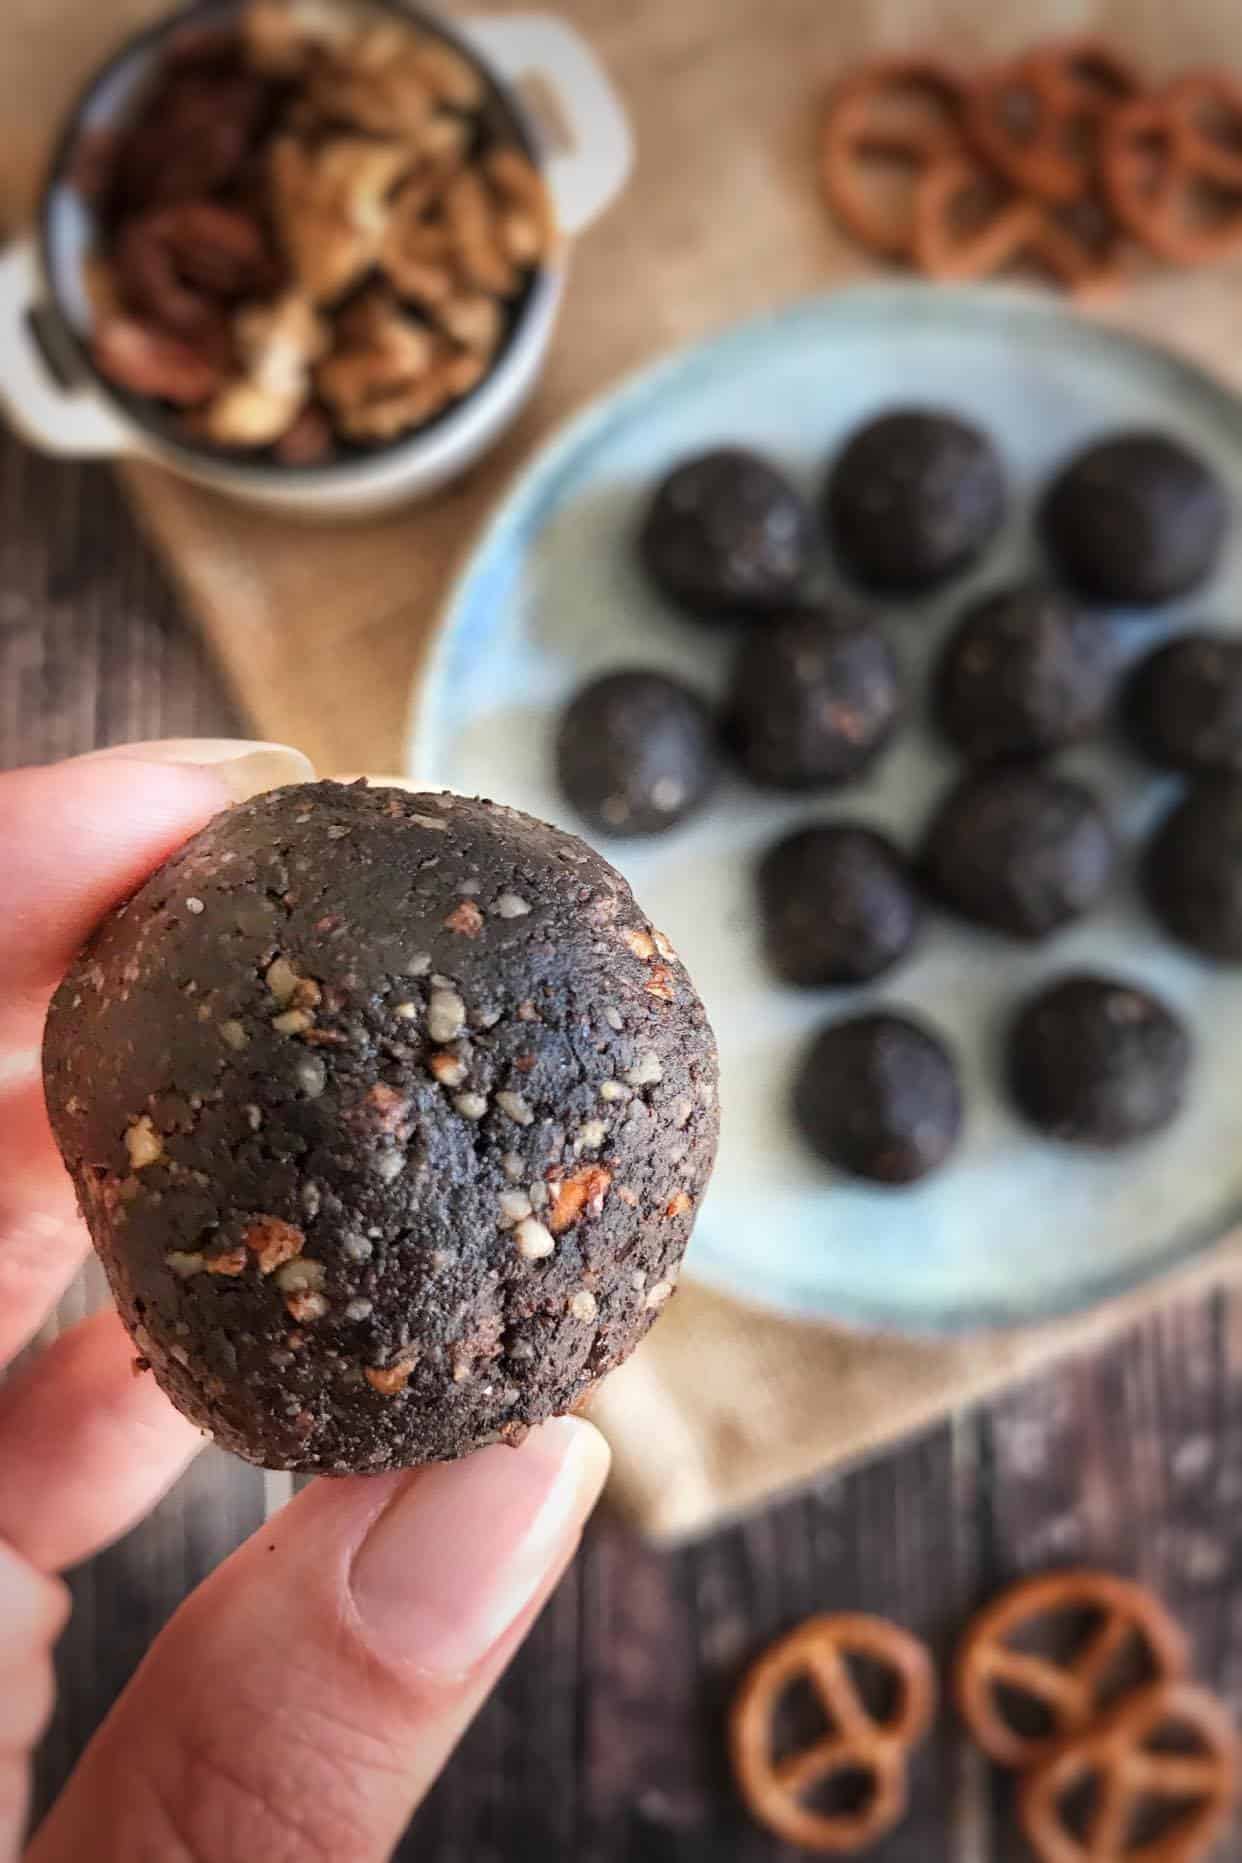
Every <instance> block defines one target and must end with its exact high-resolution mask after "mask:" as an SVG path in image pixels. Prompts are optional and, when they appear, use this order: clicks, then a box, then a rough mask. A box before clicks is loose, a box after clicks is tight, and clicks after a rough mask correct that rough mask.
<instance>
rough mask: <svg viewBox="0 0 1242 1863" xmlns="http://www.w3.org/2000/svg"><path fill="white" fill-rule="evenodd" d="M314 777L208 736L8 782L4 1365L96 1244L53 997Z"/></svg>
mask: <svg viewBox="0 0 1242 1863" xmlns="http://www.w3.org/2000/svg"><path fill="white" fill-rule="evenodd" d="M226 750H227V751H228V752H229V753H230V755H229V756H228V757H225V756H224V755H223V753H224V752H225V751H226ZM170 757H171V758H173V759H175V761H173V762H169V761H168V759H169V758H170ZM196 759H206V760H208V764H209V767H196V762H195V760H196ZM310 773H311V771H310V766H309V764H307V762H306V760H305V758H303V757H301V756H300V755H299V753H298V752H296V751H288V752H282V753H280V755H279V757H278V756H277V753H276V750H275V749H274V748H273V747H270V746H262V745H260V746H255V745H249V744H245V743H241V744H235V745H225V744H222V743H221V742H219V741H215V740H212V741H209V742H207V743H206V744H205V745H199V744H196V743H194V742H193V741H189V742H178V743H173V744H167V745H158V744H156V745H131V746H126V747H125V749H124V752H123V754H118V753H114V752H108V753H106V754H105V755H103V756H102V757H99V758H81V759H78V760H76V761H75V762H73V763H66V764H58V765H55V766H52V767H51V768H47V769H28V770H15V771H12V772H10V773H9V774H8V775H6V776H0V860H2V861H3V873H4V912H3V914H2V915H0V1365H3V1364H4V1363H6V1362H7V1360H8V1359H9V1358H10V1357H11V1356H12V1354H13V1353H14V1352H15V1351H16V1350H17V1349H18V1348H19V1347H20V1346H21V1345H23V1344H24V1343H25V1341H26V1340H27V1339H29V1337H30V1336H31V1334H32V1333H33V1332H34V1331H35V1330H36V1329H37V1328H38V1326H39V1325H40V1324H41V1322H42V1320H43V1319H44V1317H45V1316H46V1314H47V1312H48V1310H49V1309H50V1308H51V1306H52V1305H53V1304H54V1303H55V1301H56V1300H57V1299H58V1297H59V1296H60V1294H61V1293H62V1292H63V1290H64V1287H65V1285H66V1284H67V1282H68V1281H69V1280H70V1278H71V1277H72V1275H73V1273H74V1270H75V1269H76V1267H77V1264H78V1262H79V1260H80V1259H81V1256H82V1253H83V1250H84V1248H85V1246H86V1237H85V1231H84V1229H83V1227H82V1225H81V1223H80V1222H79V1220H78V1217H77V1214H76V1209H75V1205H74V1200H73V1195H72V1191H71V1189H70V1185H69V1180H68V1178H67V1177H66V1175H65V1172H64V1170H63V1168H62V1166H61V1164H60V1160H59V1157H58V1156H57V1153H56V1149H55V1146H54V1144H53V1142H52V1137H51V1134H50V1132H49V1131H48V1127H47V1119H46V1115H45V1113H44V1110H43V1098H42V1090H41V1086H40V1057H39V1048H40V1042H41V1039H42V1030H43V1017H44V1014H45V1012H46V1008H47V999H48V996H49V994H50V992H51V989H52V987H53V986H54V984H55V983H56V982H57V980H58V979H59V977H60V976H61V974H62V973H63V971H64V970H65V968H66V966H67V965H68V963H69V961H70V959H71V958H72V956H73V955H74V953H75V952H76V951H77V950H78V948H79V947H80V945H81V944H82V942H83V940H84V939H85V938H86V936H87V934H88V933H89V932H90V931H91V929H92V927H93V926H94V924H95V923H96V921H97V920H98V918H99V917H100V916H101V915H102V914H103V913H104V912H105V911H106V910H107V908H108V907H109V906H111V905H112V904H114V903H115V902H116V900H118V899H120V898H122V897H123V896H124V895H125V894H126V893H127V892H129V891H131V890H132V889H133V888H134V887H135V886H136V885H137V884H138V883H139V881H141V880H142V879H143V878H144V876H145V875H146V873H147V872H149V871H150V870H151V869H152V868H153V867H155V866H156V865H157V864H158V862H159V861H160V860H161V859H163V857H164V856H165V855H166V854H167V853H168V852H169V851H170V850H171V849H172V848H173V847H175V846H177V845H179V844H180V843H181V842H182V841H184V840H185V839H186V837H187V836H188V835H190V834H192V833H193V832H194V831H195V829H196V828H198V827H200V826H201V825H202V823H203V822H204V821H206V820H207V819H208V818H209V817H210V816H211V815H213V814H215V813H217V811H218V810H220V809H221V808H223V807H225V806H226V804H227V803H228V802H229V801H231V800H238V799H240V798H241V797H242V796H245V795H249V794H254V793H256V792H257V791H258V790H261V789H263V788H266V787H268V786H270V784H271V783H272V782H273V781H277V782H279V781H284V782H289V781H296V780H300V779H301V778H302V777H304V776H306V775H309V774H310Z"/></svg>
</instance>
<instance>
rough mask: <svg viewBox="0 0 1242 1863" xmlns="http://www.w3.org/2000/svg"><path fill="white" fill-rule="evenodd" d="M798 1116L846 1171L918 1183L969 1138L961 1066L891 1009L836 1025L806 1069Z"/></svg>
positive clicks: (810, 1138)
mask: <svg viewBox="0 0 1242 1863" xmlns="http://www.w3.org/2000/svg"><path fill="white" fill-rule="evenodd" d="M794 1115H795V1117H796V1119H797V1122H798V1125H799V1127H800V1129H801V1131H802V1133H803V1135H804V1137H805V1138H806V1140H807V1143H808V1144H809V1145H810V1146H811V1147H812V1148H813V1149H814V1150H815V1151H817V1152H818V1153H819V1155H820V1157H821V1158H824V1159H826V1160H827V1162H828V1163H829V1164H834V1165H836V1167H837V1169H838V1170H841V1171H848V1172H849V1173H850V1175H851V1176H853V1177H866V1178H870V1179H872V1181H873V1182H875V1183H877V1184H912V1183H914V1182H915V1181H916V1180H917V1179H918V1178H920V1177H926V1176H927V1174H928V1172H929V1171H934V1170H935V1169H936V1168H937V1166H939V1165H941V1164H943V1163H944V1161H945V1159H946V1158H947V1157H948V1155H949V1153H950V1152H951V1151H952V1150H953V1147H954V1146H955V1145H956V1144H957V1141H958V1138H959V1136H960V1134H961V1130H962V1090H961V1086H960V1084H959V1081H958V1074H957V1064H956V1062H955V1061H954V1059H953V1056H952V1054H951V1053H950V1051H949V1049H948V1047H947V1046H946V1045H945V1043H944V1042H943V1041H942V1040H941V1038H940V1036H939V1035H937V1034H936V1033H935V1032H934V1031H933V1030H932V1029H930V1028H928V1027H926V1026H925V1025H924V1024H923V1023H921V1022H917V1021H915V1020H914V1018H913V1017H911V1016H907V1015H896V1014H894V1013H892V1012H891V1011H887V1010H882V1011H876V1012H873V1013H871V1014H868V1015H862V1016H852V1017H851V1018H850V1019H849V1020H848V1021H844V1022H830V1023H829V1024H828V1026H827V1028H824V1029H821V1030H820V1032H819V1034H818V1035H817V1036H816V1037H815V1039H814V1041H813V1042H812V1043H811V1045H810V1047H809V1048H808V1050H807V1052H806V1055H805V1056H804V1058H803V1061H802V1065H801V1067H800V1068H799V1070H798V1075H797V1079H796V1082H795V1085H794Z"/></svg>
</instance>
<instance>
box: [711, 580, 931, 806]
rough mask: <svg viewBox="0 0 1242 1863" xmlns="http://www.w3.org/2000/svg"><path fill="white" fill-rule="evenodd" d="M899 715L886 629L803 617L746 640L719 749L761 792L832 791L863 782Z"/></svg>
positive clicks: (851, 618)
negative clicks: (855, 781)
mask: <svg viewBox="0 0 1242 1863" xmlns="http://www.w3.org/2000/svg"><path fill="white" fill-rule="evenodd" d="M901 712H902V691H901V677H900V672H899V669H898V665H897V658H896V655H895V654H894V652H893V649H892V647H891V646H890V645H889V642H888V640H887V639H886V638H885V635H884V633H883V630H882V629H881V628H880V627H878V626H877V625H876V623H875V622H873V621H869V620H867V619H865V618H864V617H860V616H858V615H854V614H846V613H841V614H838V613H835V612H832V611H830V610H827V609H802V610H798V611H796V612H795V613H792V614H788V615H783V616H782V617H781V618H780V619H779V620H777V621H773V622H770V623H769V625H768V626H767V627H765V628H763V629H762V630H761V631H758V632H755V633H753V634H750V635H748V637H747V638H746V640H744V641H743V643H742V645H741V648H740V650H739V652H738V656H737V659H736V661H735V662H734V668H733V679H732V683H731V686H730V691H729V697H728V699H727V701H726V706H725V721H724V733H725V741H726V743H727V744H728V745H729V747H730V749H731V750H732V751H733V753H734V755H735V756H736V758H737V760H738V762H739V763H740V765H741V767H742V769H743V770H744V771H745V773H746V775H747V776H749V777H750V779H751V781H752V782H755V783H758V784H760V785H761V786H762V787H764V788H768V789H824V788H831V787H833V786H834V785H836V784H840V783H848V782H849V781H850V780H851V779H852V778H854V777H856V776H860V775H861V774H862V772H863V771H864V770H865V769H866V768H867V766H868V764H869V763H871V762H872V760H873V759H874V758H875V757H876V756H877V755H878V754H879V752H880V751H881V750H882V749H883V748H884V746H885V745H886V744H887V743H888V741H889V739H890V737H891V736H892V734H893V731H894V728H895V727H896V725H897V722H898V719H899V718H900V716H901Z"/></svg>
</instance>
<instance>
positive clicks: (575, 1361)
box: [44, 783, 717, 1473]
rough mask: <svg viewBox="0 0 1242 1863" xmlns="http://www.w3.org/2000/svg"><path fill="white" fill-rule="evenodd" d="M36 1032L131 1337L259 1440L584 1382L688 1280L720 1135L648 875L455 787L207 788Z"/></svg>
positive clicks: (492, 1411)
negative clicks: (642, 898) (646, 905)
mask: <svg viewBox="0 0 1242 1863" xmlns="http://www.w3.org/2000/svg"><path fill="white" fill-rule="evenodd" d="M44 1059H45V1079H46V1088H47V1099H48V1106H49V1110H50V1113H51V1118H52V1124H53V1129H54V1131H55V1134H56V1137H57V1140H58V1142H59V1145H60V1148H61V1151H62V1153H63V1155H64V1158H65V1162H66V1164H67V1165H68V1167H69V1170H70V1172H71V1174H72V1176H73V1179H74V1182H75V1185H76V1187H77V1191H78V1195H79V1198H80V1200H81V1204H82V1208H83V1210H84V1212H85V1214H86V1218H87V1221H88V1223H89V1225H90V1229H91V1234H92V1237H93V1239H94V1242H95V1246H96V1248H97V1249H98V1251H99V1253H100V1255H101V1257H102V1259H103V1263H104V1266H105V1268H106V1269H107V1272H108V1277H109V1280H110V1281H111V1283H112V1289H113V1292H114V1294H115V1296H116V1300H117V1304H118V1306H119V1308H120V1311H121V1314H122V1317H123V1319H124V1321H125V1323H126V1325H127V1326H128V1328H129V1330H130V1332H131V1334H132V1336H133V1338H134V1341H135V1344H136V1347H137V1350H138V1352H139V1354H140V1355H141V1361H140V1362H141V1363H142V1364H143V1365H144V1366H149V1367H150V1368H151V1370H152V1371H153V1372H154V1373H155V1376H156V1377H157V1378H158V1380H159V1382H160V1384H161V1385H162V1386H163V1387H164V1389H165V1390H166V1391H167V1392H168V1394H169V1396H170V1397H171V1398H172V1399H173V1401H174V1403H176V1404H177V1406H178V1407H179V1408H180V1409H181V1410H183V1411H184V1412H185V1414H186V1415H187V1416H189V1417H190V1418H192V1419H193V1421H194V1422H196V1423H197V1424H199V1425H200V1426H201V1427H202V1428H204V1429H206V1430H210V1431H211V1432H212V1433H213V1434H214V1435H215V1436H216V1438H217V1439H218V1440H219V1441H220V1442H222V1443H223V1444H224V1445H225V1446H226V1447H228V1448H230V1449H233V1450H234V1451H236V1452H237V1453H238V1454H239V1455H242V1456H244V1457H246V1458H247V1459H248V1460H250V1461H253V1462H258V1463H261V1464H263V1465H264V1466H266V1467H269V1468H288V1469H299V1470H305V1471H319V1472H327V1473H332V1472H346V1471H355V1472H364V1471H368V1470H380V1469H393V1468H404V1467H409V1466H413V1465H416V1464H419V1463H423V1462H429V1461H433V1460H436V1459H439V1458H444V1457H450V1456H458V1455H463V1454H465V1453H467V1452H468V1451H469V1450H471V1449H474V1448H477V1447H478V1446H479V1445H481V1444H483V1443H487V1442H491V1441H495V1440H497V1439H499V1440H504V1441H510V1442H514V1441H517V1440H520V1438H521V1436H522V1435H523V1434H524V1433H525V1431H526V1430H527V1429H528V1428H529V1427H530V1426H531V1425H532V1424H535V1423H539V1422H541V1421H543V1420H544V1419H545V1418H548V1417H551V1416H556V1415H558V1414H560V1413H562V1412H564V1411H568V1410H571V1409H572V1408H573V1407H574V1406H575V1405H576V1404H578V1403H579V1402H580V1401H581V1400H582V1398H583V1396H584V1395H585V1394H586V1392H587V1391H588V1390H589V1389H590V1388H591V1386H592V1385H593V1384H594V1383H595V1382H596V1380H597V1379H598V1378H600V1377H601V1376H603V1374H604V1373H605V1372H607V1371H608V1370H609V1369H611V1367H612V1366H614V1365H616V1364H617V1363H618V1362H619V1361H620V1360H621V1359H623V1358H624V1357H625V1356H626V1355H627V1354H628V1353H629V1352H630V1350H631V1349H632V1348H633V1347H634V1346H635V1345H636V1344H637V1342H638V1340H639V1339H640V1338H641V1337H642V1335H643V1334H644V1333H645V1332H646V1330H647V1328H648V1327H649V1326H650V1325H651V1323H652V1321H653V1319H654V1318H655V1316H656V1314H657V1313H658V1312H659V1310H660V1308H661V1306H662V1305H663V1304H664V1302H665V1301H666V1300H667V1298H668V1297H669V1295H670V1294H671V1292H672V1290H673V1287H674V1285H675V1283H676V1279H677V1274H678V1268H679V1265H680V1261H681V1256H682V1252H683V1250H684V1248H685V1246H686V1242H687V1241H688V1239H689V1235H690V1228H691V1224H692V1222H693V1220H694V1215H695V1211H696V1209H697V1207H698V1204H699V1201H700V1198H701V1197H702V1194H703V1191H704V1188H705V1186H706V1183H707V1178H708V1174H709V1172H710V1169H711V1164H712V1159H713V1155H714V1152H715V1146H716V1133H717V1109H716V1059H715V1049H714V1044H713V1040H712V1035H711V1030H710V1028H709V1027H708V1024H707V1020H706V1017H705V1015H704V1012H703V1008H702V1005H701V1003H700V1002H699V1000H698V998H697V996H696V995H695V992H694V988H693V986H692V984H691V983H690V980H689V978H688V977H687V975H686V973H685V971H684V969H683V968H682V966H681V964H680V963H679V961H678V959H677V957H676V955H675V954H674V952H673V951H672V949H671V948H670V947H669V945H668V944H667V942H666V941H665V940H664V939H663V938H662V937H661V936H660V934H659V933H658V932H656V931H654V930H653V929H652V928H651V927H650V926H649V925H648V924H647V923H646V921H645V920H644V918H643V916H642V914H641V912H640V911H639V909H638V907H637V906H636V904H635V902H634V899H633V896H632V894H631V893H630V890H629V888H628V886H627V885H626V883H625V881H624V880H623V879H621V877H620V875H619V874H617V873H616V872H614V871H613V869H612V868H611V867H609V866H608V865H607V863H606V862H605V861H603V860H602V859H601V858H600V857H599V855H597V854H595V853H593V852H592V850H591V849H590V848H588V847H587V846H585V845H584V843H583V842H581V841H579V840H577V839H575V838H574V837H573V836H570V835H566V834H562V833H560V832H559V831H558V830H556V829H554V828H551V827H548V826H546V825H545V824H544V823H542V822H538V821H534V820H532V819H531V818H530V817H528V816H525V815H520V814H518V813H517V812H516V811H515V810H512V809H505V808H500V807H497V806H496V805H495V804H493V803H488V802H478V801H467V800H465V799H463V798H460V797H455V796H449V795H444V794H436V795H412V794H408V793H406V792H404V791H400V790H396V789H369V788H367V787H366V786H365V784H358V785H353V786H349V787H346V786H344V785H341V784H333V783H320V784H308V785H305V786H298V787H293V788H288V789H282V790H278V791H276V792H275V793H273V794H270V795H266V796H262V797H260V798H259V799H257V800H256V801H253V802H249V803H246V804H245V805H244V806H242V807H239V808H235V809H231V810H229V811H228V812H227V813H225V814H223V815H220V816H217V817H216V819H215V820H214V821H212V822H210V823H209V824H208V826H207V827H206V828H205V829H203V831H202V832H201V833H200V834H198V835H196V836H195V837H194V838H193V839H192V840H191V841H189V842H187V844H186V845H185V846H184V847H183V848H182V849H181V850H180V851H179V852H178V853H176V854H174V855H173V856H172V857H171V859H169V860H168V861H167V862H166V863H165V864H164V866H162V867H161V868H160V869H159V870H158V871H157V872H156V873H154V874H153V875H152V876H151V877H150V879H148V880H147V881H146V883H145V884H144V885H143V886H142V887H141V888H140V889H139V891H138V892H137V893H136V894H135V895H134V897H133V898H132V899H130V900H129V901H128V902H127V903H126V904H124V905H122V906H120V907H118V908H117V910H116V911H114V912H113V913H111V914H110V915H109V917H108V918H107V919H106V920H105V921H104V923H103V924H102V925H101V926H100V928H99V930H98V931H97V933H96V934H95V936H94V937H93V938H92V940H91V942H90V943H89V945H88V946H87V947H86V949H85V950H84V951H83V953H82V954H81V956H80V958H79V959H78V960H77V962H76V963H75V964H74V966H73V969H72V970H71V972H70V974H69V975H68V976H67V977H66V979H65V981H64V983H63V984H62V985H61V987H60V989H59V990H58V991H57V993H56V996H55V998H54V1000H53V1003H52V1007H51V1011H50V1013H49V1017H48V1024H47V1032H46V1040H45V1049H44Z"/></svg>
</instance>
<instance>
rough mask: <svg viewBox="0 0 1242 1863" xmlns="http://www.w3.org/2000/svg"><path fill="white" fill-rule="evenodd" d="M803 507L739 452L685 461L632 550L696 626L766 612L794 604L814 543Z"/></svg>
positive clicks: (724, 450)
mask: <svg viewBox="0 0 1242 1863" xmlns="http://www.w3.org/2000/svg"><path fill="white" fill-rule="evenodd" d="M814 531H815V527H814V521H813V519H812V517H811V513H810V511H809V509H808V508H807V505H806V502H805V500H804V499H803V498H802V496H801V494H800V493H799V492H797V491H796V490H795V489H794V487H793V486H792V485H791V484H790V483H789V480H788V479H787V478H786V477H785V476H784V474H783V473H781V472H779V471H778V470H777V468H776V467H775V466H773V465H772V464H771V463H770V462H769V461H768V460H766V459H762V458H760V456H759V454H758V453H748V452H746V451H745V450H744V449H743V448H742V447H737V446H726V447H720V448H718V449H717V450H716V451H714V452H711V453H703V454H702V455H700V456H699V457H698V458H695V459H688V460H686V461H685V462H684V463H683V464H682V465H680V466H678V467H677V468H676V469H675V471H673V472H670V473H669V475H668V477H667V478H666V479H663V480H662V481H661V482H660V485H659V486H658V488H657V490H656V493H655V496H654V498H653V499H652V501H651V504H650V506H649V507H648V510H647V513H646V516H645V518H644V520H643V524H642V528H641V530H640V531H639V536H638V550H639V556H640V557H641V559H642V562H643V563H644V564H645V566H646V568H647V571H648V573H649V575H650V576H651V578H652V580H653V581H654V583H655V584H656V586H657V588H659V589H660V590H661V592H662V593H663V594H665V595H667V596H669V597H670V599H671V600H672V601H674V602H676V604H677V606H678V607H679V608H682V609H684V610H685V611H686V613H688V614H691V615H696V616H698V617H699V618H700V619H703V620H709V621H710V620H716V619H719V620H731V619H737V618H739V617H740V618H743V619H746V618H753V617H756V616H760V615H765V614H770V613H771V612H772V611H773V610H774V609H781V608H784V607H787V606H788V604H789V603H790V602H791V601H792V600H794V599H795V597H796V595H797V592H798V587H799V585H800V583H801V581H802V578H803V576H804V575H805V573H806V569H807V565H808V563H809V561H810V558H811V553H812V549H813V546H814Z"/></svg>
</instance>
